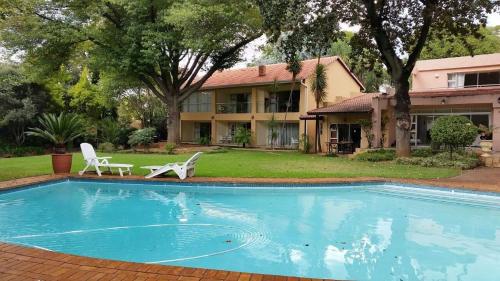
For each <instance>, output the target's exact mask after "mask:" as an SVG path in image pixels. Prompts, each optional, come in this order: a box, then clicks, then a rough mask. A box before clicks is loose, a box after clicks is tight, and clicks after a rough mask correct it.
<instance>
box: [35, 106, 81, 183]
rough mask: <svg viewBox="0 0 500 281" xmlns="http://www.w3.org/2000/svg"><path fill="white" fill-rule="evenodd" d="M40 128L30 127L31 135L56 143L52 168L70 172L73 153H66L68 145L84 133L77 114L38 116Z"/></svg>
mask: <svg viewBox="0 0 500 281" xmlns="http://www.w3.org/2000/svg"><path fill="white" fill-rule="evenodd" d="M38 122H39V123H40V128H29V129H30V130H29V131H28V132H27V134H28V135H29V136H36V137H40V138H43V139H45V140H48V141H50V142H51V143H53V144H54V153H53V154H52V168H53V170H54V173H56V174H61V173H69V172H70V171H71V163H72V158H73V155H72V154H71V153H66V145H67V144H68V143H69V142H71V141H73V140H74V139H76V138H78V137H79V136H81V135H82V134H83V125H82V122H81V120H80V119H79V118H78V116H76V115H72V114H65V113H61V114H59V115H56V114H43V115H42V116H41V117H39V118H38Z"/></svg>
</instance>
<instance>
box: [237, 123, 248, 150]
mask: <svg viewBox="0 0 500 281" xmlns="http://www.w3.org/2000/svg"><path fill="white" fill-rule="evenodd" d="M251 139H252V133H251V132H250V130H249V129H247V128H245V127H238V128H236V132H235V133H234V141H235V142H236V143H238V144H241V145H242V146H243V147H245V145H246V144H248V143H250V140H251Z"/></svg>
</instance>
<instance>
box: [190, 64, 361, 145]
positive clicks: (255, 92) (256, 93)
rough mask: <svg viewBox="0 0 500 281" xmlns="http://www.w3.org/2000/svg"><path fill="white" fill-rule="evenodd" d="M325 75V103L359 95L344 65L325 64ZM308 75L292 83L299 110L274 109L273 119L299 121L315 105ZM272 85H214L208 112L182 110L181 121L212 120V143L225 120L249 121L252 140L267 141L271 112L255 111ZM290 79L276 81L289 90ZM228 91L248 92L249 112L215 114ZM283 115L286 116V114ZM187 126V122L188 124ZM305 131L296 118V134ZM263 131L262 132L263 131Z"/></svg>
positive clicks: (311, 128) (310, 126)
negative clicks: (298, 102)
mask: <svg viewBox="0 0 500 281" xmlns="http://www.w3.org/2000/svg"><path fill="white" fill-rule="evenodd" d="M326 71H327V78H328V89H327V91H328V97H327V102H326V103H325V105H327V104H332V103H336V102H339V101H341V100H344V99H346V98H350V97H353V96H355V95H360V94H361V93H360V87H359V85H358V84H357V83H356V81H354V80H353V79H352V77H351V76H350V74H349V73H348V72H346V70H345V69H344V68H343V66H342V65H341V64H340V63H339V62H338V61H335V62H333V63H331V64H329V65H327V67H326ZM310 86H311V79H306V80H305V82H304V83H296V84H295V87H296V88H297V89H300V105H299V111H300V112H290V113H288V114H285V113H275V114H274V116H275V118H276V120H278V121H281V120H285V118H286V120H289V121H295V122H298V121H299V117H300V115H305V114H307V111H309V110H312V109H315V108H316V104H315V102H314V97H313V95H312V93H311V91H310ZM270 88H271V85H264V86H249V87H235V88H228V89H215V90H214V91H213V96H212V106H211V111H210V112H203V113H198V112H182V113H181V120H182V121H211V122H212V144H216V143H218V140H219V137H220V135H221V134H224V133H225V130H227V128H226V129H225V127H224V126H226V125H224V124H225V123H224V121H232V122H236V121H239V122H251V130H252V138H253V141H252V144H251V145H254V146H255V145H260V144H262V143H266V142H267V141H266V140H267V127H266V128H264V127H265V126H267V121H269V120H270V119H271V117H272V113H258V105H259V104H260V103H263V101H264V97H265V93H266V92H268V91H270ZM290 88H291V83H285V84H280V85H279V90H280V91H283V90H290ZM231 93H251V99H250V100H251V103H252V104H251V112H250V113H234V114H233V113H226V114H217V113H216V103H219V102H227V100H228V99H227V98H228V95H229V94H231ZM285 115H286V117H285ZM182 124H185V123H184V122H183V123H181V136H183V139H184V137H186V138H187V137H188V136H189V133H184V134H183V133H182V132H183V130H190V129H191V128H190V127H186V128H183V126H184V125H182ZM187 126H189V125H187ZM314 128H315V126H314V121H308V122H307V132H308V135H309V137H310V140H311V141H312V140H313V139H314ZM303 133H304V122H303V121H301V122H299V137H300V136H301V135H302V134H303ZM262 134H264V135H262Z"/></svg>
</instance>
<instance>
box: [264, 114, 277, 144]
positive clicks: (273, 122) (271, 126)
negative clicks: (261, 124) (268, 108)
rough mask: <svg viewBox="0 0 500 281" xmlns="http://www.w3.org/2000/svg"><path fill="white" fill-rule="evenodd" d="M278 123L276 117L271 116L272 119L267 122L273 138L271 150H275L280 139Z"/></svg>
mask: <svg viewBox="0 0 500 281" xmlns="http://www.w3.org/2000/svg"><path fill="white" fill-rule="evenodd" d="M278 125H279V124H278V121H277V120H276V116H274V113H273V115H271V119H269V121H267V128H268V129H269V130H270V135H269V137H270V138H271V149H274V146H275V145H276V139H277V138H278V131H277V129H278Z"/></svg>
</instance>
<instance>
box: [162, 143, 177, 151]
mask: <svg viewBox="0 0 500 281" xmlns="http://www.w3.org/2000/svg"><path fill="white" fill-rule="evenodd" d="M175 147H176V145H175V143H171V142H167V143H166V144H165V152H167V154H174V153H175Z"/></svg>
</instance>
